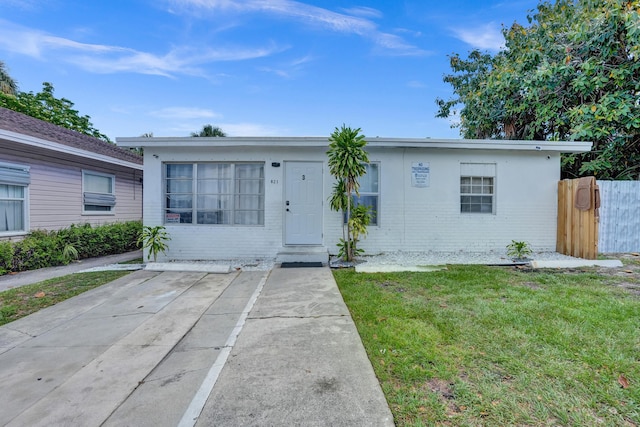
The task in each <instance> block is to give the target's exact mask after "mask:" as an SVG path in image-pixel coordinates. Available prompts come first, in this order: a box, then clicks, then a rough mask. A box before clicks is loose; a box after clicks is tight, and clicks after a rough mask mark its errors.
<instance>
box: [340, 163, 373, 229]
mask: <svg viewBox="0 0 640 427" xmlns="http://www.w3.org/2000/svg"><path fill="white" fill-rule="evenodd" d="M365 167H366V172H365V174H364V175H362V176H361V177H360V178H358V182H359V183H360V189H359V190H358V192H359V193H360V197H358V196H356V195H353V196H352V200H353V206H358V205H365V206H369V207H370V208H371V211H370V212H371V223H370V225H378V198H379V196H380V192H379V182H380V180H379V178H380V173H379V169H380V168H379V165H378V163H368V164H366V165H365ZM344 220H345V221H346V220H347V217H346V213H345V218H344Z"/></svg>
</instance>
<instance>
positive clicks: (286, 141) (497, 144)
mask: <svg viewBox="0 0 640 427" xmlns="http://www.w3.org/2000/svg"><path fill="white" fill-rule="evenodd" d="M116 141H117V143H118V145H120V146H123V147H144V148H154V147H328V145H329V139H328V138H326V137H273V136H270V137H253V136H252V137H218V138H203V137H177V138H170V137H151V138H144V137H135V138H116ZM591 146H592V144H591V142H586V141H570V142H567V141H512V140H494V139H432V138H368V139H367V147H371V148H446V149H462V150H521V151H553V152H561V153H584V152H587V151H590V150H591Z"/></svg>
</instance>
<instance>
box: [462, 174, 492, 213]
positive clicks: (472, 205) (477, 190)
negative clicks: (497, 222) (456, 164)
mask: <svg viewBox="0 0 640 427" xmlns="http://www.w3.org/2000/svg"><path fill="white" fill-rule="evenodd" d="M495 171H496V165H495V164H493V163H462V164H461V165H460V212H461V213H488V214H492V213H495V197H494V194H495V174H496V173H495Z"/></svg>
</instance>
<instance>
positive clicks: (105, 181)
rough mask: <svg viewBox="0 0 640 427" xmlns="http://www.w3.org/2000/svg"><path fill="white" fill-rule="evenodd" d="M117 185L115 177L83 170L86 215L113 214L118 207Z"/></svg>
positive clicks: (83, 195)
mask: <svg viewBox="0 0 640 427" xmlns="http://www.w3.org/2000/svg"><path fill="white" fill-rule="evenodd" d="M115 183H116V177H115V176H114V175H109V174H105V173H100V172H91V171H86V170H83V171H82V200H83V212H84V213H85V214H105V213H111V212H113V210H114V209H115V206H116V195H115Z"/></svg>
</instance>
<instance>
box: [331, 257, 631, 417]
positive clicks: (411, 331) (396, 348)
mask: <svg viewBox="0 0 640 427" xmlns="http://www.w3.org/2000/svg"><path fill="white" fill-rule="evenodd" d="M334 274H335V277H336V280H337V282H338V286H339V288H340V290H341V292H342V294H343V297H344V299H345V302H346V303H347V305H348V307H349V310H350V311H351V314H352V317H353V319H354V321H355V322H356V326H357V327H358V331H359V332H360V336H361V337H362V340H363V343H364V345H365V348H366V350H367V353H368V355H369V359H370V360H371V362H372V365H373V368H374V370H375V372H376V375H377V376H378V379H379V380H380V383H381V386H382V389H383V391H384V393H385V395H386V398H387V401H388V403H389V406H390V407H391V410H392V412H393V415H394V420H395V422H396V424H397V425H399V426H427V425H452V426H458V425H465V426H506V425H526V426H547V425H563V426H592V425H604V426H638V425H640V424H639V423H640V298H639V297H638V296H637V295H634V294H632V293H630V292H628V291H625V290H624V289H621V288H619V287H616V286H612V285H613V284H615V283H616V281H619V280H622V279H619V278H616V277H615V276H608V277H602V276H599V275H598V274H597V273H596V272H595V270H594V271H582V272H571V273H566V272H562V271H539V272H538V271H537V272H532V271H516V270H513V269H508V268H499V267H486V266H449V267H448V270H446V271H437V272H431V273H393V274H356V273H355V272H353V271H352V270H338V271H335V273H334ZM625 380H627V382H628V385H627V386H626V387H623V386H622V385H621V384H622V383H624V382H625Z"/></svg>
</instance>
